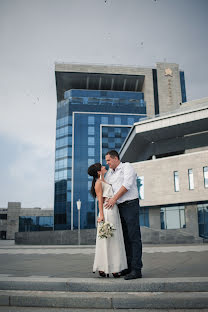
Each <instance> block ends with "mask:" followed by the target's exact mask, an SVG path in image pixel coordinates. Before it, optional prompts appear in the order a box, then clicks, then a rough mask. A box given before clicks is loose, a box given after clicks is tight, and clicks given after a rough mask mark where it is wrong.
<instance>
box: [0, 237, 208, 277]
mask: <svg viewBox="0 0 208 312" xmlns="http://www.w3.org/2000/svg"><path fill="white" fill-rule="evenodd" d="M94 252H95V246H68V245H67V246H63V245H60V246H34V245H33V246H25V245H24V246H22V245H15V244H14V241H3V240H2V241H0V262H1V266H0V276H16V277H26V276H27V277H29V276H38V277H40V276H43V277H44V276H47V277H61V278H70V277H83V278H85V277H86V278H93V277H96V276H97V274H93V272H92V265H93V258H94ZM207 263H208V244H204V245H203V244H201V245H194V244H193V245H144V246H143V264H144V267H143V277H144V278H168V277H169V278H171V277H208V266H207Z"/></svg>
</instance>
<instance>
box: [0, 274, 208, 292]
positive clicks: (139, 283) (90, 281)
mask: <svg viewBox="0 0 208 312" xmlns="http://www.w3.org/2000/svg"><path fill="white" fill-rule="evenodd" d="M0 290H31V291H37V290H39V291H68V292H88V293H89V292H206V291H208V277H189V278H142V279H136V280H131V281H125V280H124V279H123V278H120V279H115V278H101V277H97V278H53V277H48V276H45V277H43V276H40V277H38V276H34V277H14V276H1V277H0Z"/></svg>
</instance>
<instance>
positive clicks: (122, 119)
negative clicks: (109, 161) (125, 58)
mask: <svg viewBox="0 0 208 312" xmlns="http://www.w3.org/2000/svg"><path fill="white" fill-rule="evenodd" d="M159 70H160V71H161V69H159ZM172 72H173V71H172ZM172 72H171V71H170V70H169V73H170V75H172ZM160 75H161V74H160V73H159V74H158V73H157V70H156V69H149V68H148V69H141V68H139V69H138V68H137V69H135V68H121V67H105V66H85V65H83V66H80V65H73V64H57V65H56V87H57V100H58V103H57V125H56V160H55V202H54V229H55V230H64V229H74V228H77V226H78V216H77V213H78V212H77V205H76V202H77V200H79V199H80V200H81V228H94V227H95V224H96V213H97V207H96V203H95V201H94V199H93V197H92V196H91V194H90V192H89V191H90V188H91V181H92V178H91V177H89V176H88V174H87V168H88V167H89V166H90V165H91V164H93V163H95V162H101V163H103V164H105V153H106V152H107V151H108V150H110V149H116V150H117V151H119V150H120V148H121V146H122V144H123V142H124V140H125V139H126V137H127V134H128V133H129V130H130V129H131V127H132V125H133V124H134V123H135V122H138V121H140V120H141V119H142V118H144V117H146V116H147V115H149V116H150V115H154V114H158V113H159V112H161V111H162V110H163V107H165V106H164V99H163V98H161V106H160V93H161V91H162V89H161V85H160V79H159V78H160ZM181 77H182V78H183V80H182V79H181V80H180V74H179V72H178V76H177V79H178V80H177V82H179V83H178V90H179V92H181V90H182V89H181V83H182V84H183V82H184V77H183V75H182V76H181ZM174 79H175V77H174ZM171 83H172V82H171V81H170V79H169V89H170V85H171ZM174 85H176V83H174ZM184 88H185V84H184ZM183 90H184V89H183ZM180 102H182V96H181V93H180ZM147 103H148V105H147ZM171 104H173V106H176V103H175V100H174V99H173V98H172V97H171V99H170V101H169V105H171ZM178 105H179V103H178Z"/></svg>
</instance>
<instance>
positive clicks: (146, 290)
mask: <svg viewBox="0 0 208 312" xmlns="http://www.w3.org/2000/svg"><path fill="white" fill-rule="evenodd" d="M94 252H95V246H20V245H14V242H12V241H0V262H1V266H0V311H4V312H6V311H18V312H23V311H27V312H30V311H31V312H32V311H37V312H39V311H41V312H43V311H55V310H54V309H55V308H58V311H60V312H61V311H62V308H63V309H65V308H66V309H67V310H66V311H73V312H75V311H83V309H84V311H96V312H98V311H109V312H110V311H113V310H114V309H117V310H118V311H122V312H124V311H142V310H137V309H143V311H147V310H148V311H153V310H154V309H159V310H157V311H172V309H183V311H184V312H185V311H189V309H191V311H206V310H207V307H208V292H207V291H208V267H207V263H208V245H180V246H179V245H175V246H174V245H166V246H165V245H157V246H156V245H151V246H150V245H145V246H143V263H144V267H143V278H142V279H137V280H132V281H124V279H123V278H120V279H114V278H112V276H111V278H101V277H99V276H98V274H97V273H96V274H93V273H92V265H93V258H94ZM26 307H28V308H26ZM25 309H27V310H25ZM34 309H36V310H34ZM48 309H50V310H48ZM129 309H130V310H129ZM131 309H133V310H131ZM146 309H147V310H146ZM201 309H202V310H201Z"/></svg>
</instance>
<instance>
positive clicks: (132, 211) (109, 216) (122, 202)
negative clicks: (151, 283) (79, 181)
mask: <svg viewBox="0 0 208 312" xmlns="http://www.w3.org/2000/svg"><path fill="white" fill-rule="evenodd" d="M105 159H106V163H107V165H108V166H109V170H108V171H107V170H106V168H105V166H102V165H101V164H100V163H96V164H94V165H91V166H90V167H89V168H88V174H89V175H90V176H92V177H93V181H92V188H91V193H92V195H93V196H94V197H97V200H98V205H99V216H98V224H100V223H101V222H110V223H112V224H113V226H114V228H115V229H116V230H115V231H114V233H113V236H112V237H111V238H105V239H100V238H99V237H98V234H97V239H96V249H95V259H94V266H93V272H95V271H99V275H100V276H102V277H106V276H109V273H112V274H113V276H114V277H121V276H124V279H125V280H131V279H136V278H141V277H142V273H141V269H142V242H141V233H140V224H139V199H138V188H137V181H136V178H137V176H136V172H135V171H134V169H133V167H132V166H131V165H130V164H129V163H122V162H121V161H120V159H119V155H118V153H117V152H116V151H114V150H112V151H109V152H107V154H106V156H105Z"/></svg>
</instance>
